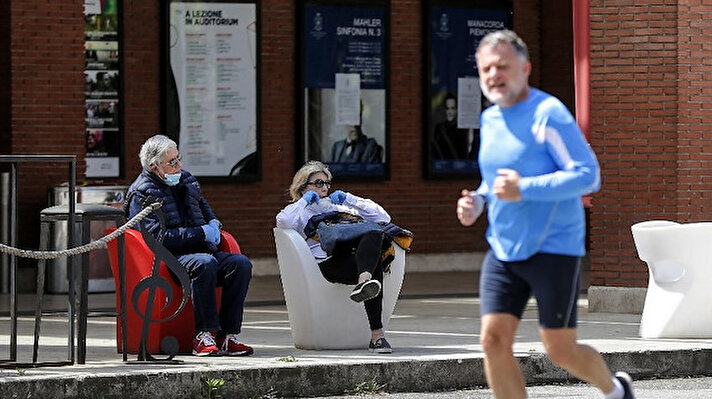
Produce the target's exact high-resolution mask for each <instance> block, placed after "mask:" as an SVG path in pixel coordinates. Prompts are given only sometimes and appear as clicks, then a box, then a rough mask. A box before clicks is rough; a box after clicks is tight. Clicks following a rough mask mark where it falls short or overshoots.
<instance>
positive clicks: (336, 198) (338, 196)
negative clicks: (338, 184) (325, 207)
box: [329, 190, 346, 205]
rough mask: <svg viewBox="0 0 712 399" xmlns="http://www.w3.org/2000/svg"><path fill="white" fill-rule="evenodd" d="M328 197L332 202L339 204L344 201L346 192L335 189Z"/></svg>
mask: <svg viewBox="0 0 712 399" xmlns="http://www.w3.org/2000/svg"><path fill="white" fill-rule="evenodd" d="M329 198H331V203H332V204H336V205H341V204H343V203H344V201H346V193H344V192H343V191H341V190H336V191H334V192H333V193H331V195H329Z"/></svg>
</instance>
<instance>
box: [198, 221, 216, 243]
mask: <svg viewBox="0 0 712 399" xmlns="http://www.w3.org/2000/svg"><path fill="white" fill-rule="evenodd" d="M200 227H202V228H203V233H204V234H205V242H207V243H209V244H213V245H218V244H220V229H217V228H215V227H213V226H212V225H211V224H204V225H202V226H200Z"/></svg>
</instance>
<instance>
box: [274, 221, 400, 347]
mask: <svg viewBox="0 0 712 399" xmlns="http://www.w3.org/2000/svg"><path fill="white" fill-rule="evenodd" d="M274 241H275V244H276V246H277V261H278V262H279V272H280V277H281V279H282V289H283V290H284V299H285V301H286V303H287V312H288V313H289V325H290V327H291V330H292V338H293V340H294V346H295V347H296V348H299V349H356V348H365V347H367V346H368V342H369V340H370V339H371V332H370V331H369V327H368V320H367V318H366V311H365V309H364V307H363V304H362V303H356V302H354V301H352V300H351V299H349V294H350V293H351V290H353V286H351V285H345V284H334V283H330V282H328V281H327V280H326V279H325V278H324V276H323V275H322V274H321V271H320V270H319V266H318V265H317V263H316V260H315V259H314V256H313V255H312V253H311V251H310V250H309V246H308V245H307V243H306V241H305V240H304V239H303V238H302V237H301V236H300V235H299V233H297V232H296V231H294V230H290V229H280V228H275V229H274ZM395 252H396V253H395V259H394V260H393V262H392V263H391V269H390V272H389V273H385V275H384V277H383V313H382V321H383V328H387V327H388V321H389V320H390V318H391V314H393V309H394V308H395V306H396V300H397V299H398V295H399V294H400V290H401V286H402V285H403V276H404V273H405V251H404V250H403V249H401V248H400V247H398V246H397V245H395Z"/></svg>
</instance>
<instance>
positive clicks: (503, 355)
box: [480, 313, 527, 399]
mask: <svg viewBox="0 0 712 399" xmlns="http://www.w3.org/2000/svg"><path fill="white" fill-rule="evenodd" d="M518 327H519V319H518V318H516V317H514V316H513V315H511V314H506V313H490V314H486V315H484V316H482V328H481V330H480V343H481V344H482V349H483V350H484V351H485V377H486V378H487V384H489V387H490V388H491V389H492V392H494V396H495V398H500V399H524V398H526V397H527V392H526V388H525V384H524V376H522V371H521V370H520V369H519V364H518V363H517V359H515V358H514V352H513V351H512V345H514V336H515V334H516V332H517V328H518Z"/></svg>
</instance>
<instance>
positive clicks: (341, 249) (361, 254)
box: [319, 231, 391, 330]
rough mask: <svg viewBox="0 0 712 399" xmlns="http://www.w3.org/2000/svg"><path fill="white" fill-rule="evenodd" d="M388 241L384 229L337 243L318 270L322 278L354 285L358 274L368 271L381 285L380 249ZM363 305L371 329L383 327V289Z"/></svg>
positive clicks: (388, 242)
mask: <svg viewBox="0 0 712 399" xmlns="http://www.w3.org/2000/svg"><path fill="white" fill-rule="evenodd" d="M390 244H391V243H390V240H388V239H386V238H385V235H384V233H383V232H381V231H371V232H368V233H366V234H364V235H362V236H361V237H359V238H356V239H354V240H351V241H347V242H343V243H337V244H336V247H335V248H334V252H333V254H332V256H331V257H330V258H329V259H326V260H325V261H323V262H321V263H319V269H321V274H323V275H324V278H326V279H327V280H328V281H329V282H332V283H340V284H357V283H358V276H359V275H360V274H361V273H363V272H369V273H371V275H372V276H373V277H372V278H373V279H375V280H378V281H379V282H380V283H381V285H383V266H382V265H381V251H382V250H383V249H385V248H384V246H385V247H386V248H388V246H389V245H390ZM363 305H364V307H365V308H366V317H368V324H369V326H370V327H371V330H378V329H381V328H383V322H382V321H381V313H382V312H383V290H381V292H380V293H379V294H378V295H377V296H376V297H374V298H371V299H369V300H367V301H364V303H363Z"/></svg>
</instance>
